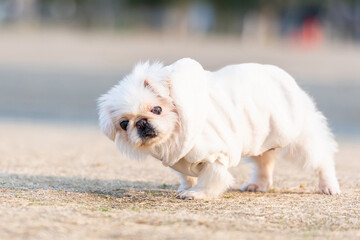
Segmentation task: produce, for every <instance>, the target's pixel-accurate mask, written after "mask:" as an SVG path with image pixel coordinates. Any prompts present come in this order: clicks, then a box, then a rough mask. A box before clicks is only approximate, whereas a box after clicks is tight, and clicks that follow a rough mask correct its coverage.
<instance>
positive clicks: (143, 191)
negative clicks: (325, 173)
mask: <svg viewBox="0 0 360 240" xmlns="http://www.w3.org/2000/svg"><path fill="white" fill-rule="evenodd" d="M0 132H1V135H0V213H1V214H0V239H274V238H275V239H303V238H304V239H307V238H314V237H315V238H317V239H359V238H360V174H359V170H360V161H359V158H358V156H359V154H360V142H354V141H350V140H341V141H340V152H339V153H338V155H337V169H338V177H339V179H340V182H341V185H342V191H343V194H342V195H340V196H325V195H320V194H317V193H315V191H316V182H317V181H316V178H315V177H314V175H313V174H312V173H309V172H304V171H301V170H298V168H296V167H295V166H294V165H293V164H290V163H286V162H284V161H280V162H279V163H278V165H277V167H276V170H275V171H276V172H275V185H274V189H272V190H271V191H270V192H268V193H240V192H239V191H238V190H237V189H238V188H239V186H240V185H241V184H242V183H244V182H245V181H246V180H247V179H248V178H249V174H250V166H249V165H248V164H241V165H240V166H239V167H237V168H235V169H232V173H233V175H234V176H235V178H236V185H235V186H234V188H233V190H230V191H228V192H226V193H225V194H224V195H223V196H222V197H221V198H220V199H216V200H209V201H183V200H180V199H178V198H177V195H176V193H175V192H176V188H177V185H178V180H177V178H176V176H175V174H173V173H172V172H171V171H170V170H169V169H167V168H165V167H163V166H162V165H161V164H160V162H155V161H146V162H143V163H137V162H133V161H129V160H126V159H123V158H121V157H120V155H119V153H118V152H117V150H116V149H115V146H114V144H113V143H111V142H110V141H109V140H107V139H106V138H105V137H104V136H102V135H101V134H100V132H99V130H98V129H97V128H96V127H91V126H90V127H72V126H56V125H44V124H42V125H41V124H31V125H30V124H25V123H12V124H10V123H4V122H3V123H0ZM300 185H301V187H300Z"/></svg>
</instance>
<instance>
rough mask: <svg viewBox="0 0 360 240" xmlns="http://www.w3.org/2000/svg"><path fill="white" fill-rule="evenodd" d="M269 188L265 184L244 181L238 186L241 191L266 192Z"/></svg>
mask: <svg viewBox="0 0 360 240" xmlns="http://www.w3.org/2000/svg"><path fill="white" fill-rule="evenodd" d="M267 190H269V186H268V185H267V184H257V183H245V184H244V185H242V187H241V188H240V191H241V192H266V191H267Z"/></svg>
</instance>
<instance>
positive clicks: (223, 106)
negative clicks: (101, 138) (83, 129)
mask: <svg viewBox="0 0 360 240" xmlns="http://www.w3.org/2000/svg"><path fill="white" fill-rule="evenodd" d="M145 81H146V82H147V83H149V85H150V86H146V84H145V86H144V82H145ZM160 101H163V102H165V105H164V106H163V108H165V110H164V111H163V114H161V115H160V116H156V117H154V119H152V116H151V115H147V113H146V111H145V112H144V110H143V109H144V106H147V105H149V104H150V105H153V106H155V105H158V104H160ZM129 114H131V116H133V119H135V120H134V121H136V119H138V117H137V116H149V117H150V118H151V119H152V120H151V124H152V125H153V126H154V127H155V128H156V129H157V130H158V132H159V137H158V138H156V139H155V140H152V141H153V142H151V144H149V145H146V146H145V147H144V146H142V145H141V142H139V141H140V140H139V139H138V138H139V137H138V136H137V132H136V131H135V130H131V129H129V130H127V131H123V130H122V129H121V128H119V127H118V125H119V121H120V120H121V119H122V118H123V116H127V115H129ZM99 120H100V126H101V129H102V131H103V132H104V133H105V134H106V135H107V136H108V137H109V138H111V139H112V140H115V142H116V145H117V146H118V148H119V149H120V151H121V152H123V153H125V154H126V155H128V156H129V157H131V158H136V159H141V158H145V157H147V156H153V157H155V158H157V159H159V160H160V161H162V163H163V164H164V165H165V166H170V167H171V168H173V169H175V170H176V171H178V172H180V173H179V175H180V177H181V185H180V187H179V192H180V197H181V198H184V199H203V198H210V197H216V196H218V195H219V194H221V193H222V192H224V191H225V190H226V189H227V188H228V187H230V186H231V184H232V183H233V177H232V176H231V174H230V173H229V172H228V169H229V168H230V167H234V166H236V165H238V163H239V161H240V159H241V157H242V156H247V157H252V159H253V162H254V166H255V170H254V173H253V177H252V178H251V180H250V182H249V183H247V184H245V185H244V186H243V187H242V188H241V190H242V191H266V190H268V189H269V188H270V187H271V185H272V171H273V168H274V161H275V160H276V159H277V158H279V157H284V158H286V159H289V160H290V159H291V160H292V159H294V160H298V161H300V162H301V163H303V165H304V166H305V167H306V168H305V169H308V168H312V169H314V170H315V171H316V172H317V174H318V175H319V188H320V191H321V192H322V193H326V194H337V193H340V189H339V185H338V182H337V179H336V176H335V169H334V152H336V150H337V144H336V142H335V141H334V139H333V136H332V134H331V132H330V130H329V129H328V127H327V123H326V119H325V117H324V116H323V115H322V114H321V113H320V112H319V111H318V110H317V109H316V107H315V104H314V102H313V101H312V100H311V98H310V97H309V96H308V95H307V94H306V93H305V92H304V91H303V90H302V89H301V88H300V87H299V86H298V85H297V84H296V82H295V80H294V79H293V78H292V77H291V76H290V75H289V74H287V73H286V72H285V71H283V70H282V69H280V68H278V67H275V66H271V65H261V64H254V63H247V64H239V65H231V66H227V67H224V68H222V69H220V70H219V71H217V72H209V71H206V70H204V69H203V68H202V66H201V65H200V64H199V63H198V62H196V61H194V60H192V59H188V58H185V59H181V60H179V61H177V62H175V63H173V64H172V65H169V66H166V67H164V66H162V65H161V64H159V63H155V64H152V65H150V64H149V63H144V64H139V65H137V66H136V67H135V68H134V70H133V71H132V73H131V74H130V75H128V76H127V77H126V78H125V79H124V80H122V81H120V82H119V84H118V85H116V86H115V87H113V88H112V89H111V90H110V91H109V92H108V93H107V94H105V95H103V96H102V97H101V98H100V99H99ZM129 121H130V122H129V124H130V125H131V124H134V123H133V120H132V118H131V119H130V120H129ZM196 178H197V179H196ZM196 180H197V181H196Z"/></svg>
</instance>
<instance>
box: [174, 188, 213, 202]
mask: <svg viewBox="0 0 360 240" xmlns="http://www.w3.org/2000/svg"><path fill="white" fill-rule="evenodd" d="M208 198H210V197H209V195H208V194H206V193H205V192H203V191H194V190H191V189H189V190H183V191H182V193H180V199H186V200H197V199H208Z"/></svg>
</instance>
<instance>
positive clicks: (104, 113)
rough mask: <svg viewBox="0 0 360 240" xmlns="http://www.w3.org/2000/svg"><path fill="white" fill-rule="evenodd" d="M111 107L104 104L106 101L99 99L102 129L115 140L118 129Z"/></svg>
mask: <svg viewBox="0 0 360 240" xmlns="http://www.w3.org/2000/svg"><path fill="white" fill-rule="evenodd" d="M111 113H112V112H111V109H110V108H109V107H108V106H105V105H104V102H103V101H102V100H101V98H100V100H99V125H100V129H101V131H102V132H103V133H104V134H105V135H106V136H107V137H108V138H110V139H111V140H112V141H114V140H115V136H116V129H115V125H114V122H113V118H112V114H111Z"/></svg>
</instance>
